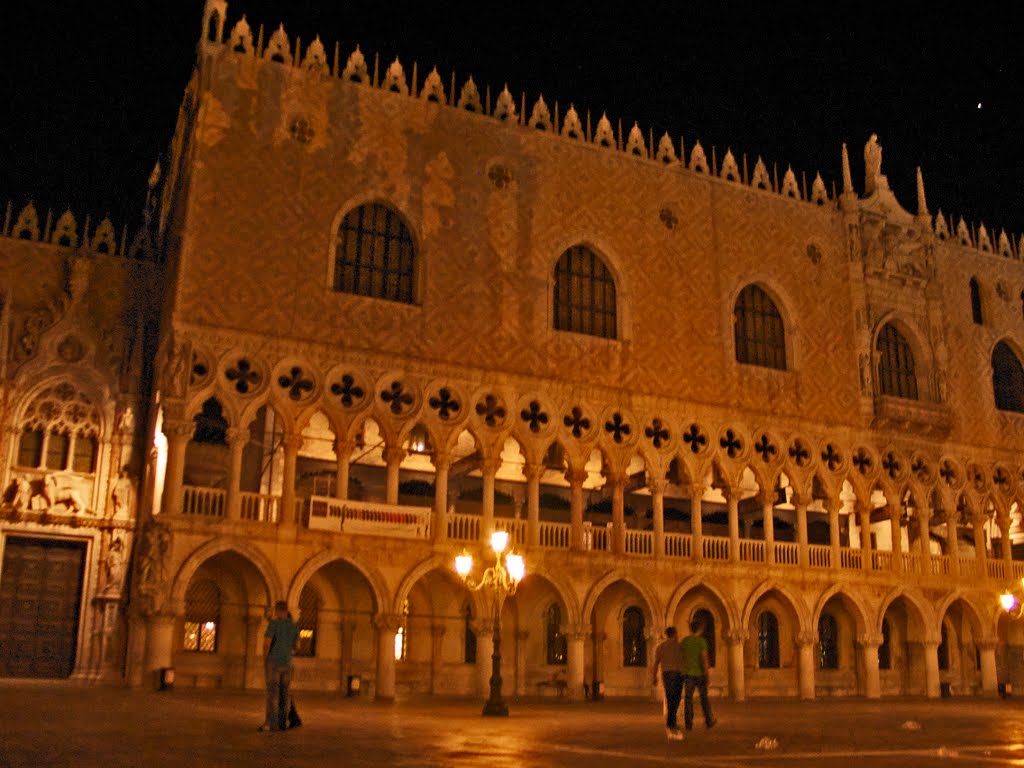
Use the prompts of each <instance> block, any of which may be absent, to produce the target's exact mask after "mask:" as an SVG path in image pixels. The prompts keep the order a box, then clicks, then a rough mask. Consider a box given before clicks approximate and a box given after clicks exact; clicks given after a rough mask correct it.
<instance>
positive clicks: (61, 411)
mask: <svg viewBox="0 0 1024 768" xmlns="http://www.w3.org/2000/svg"><path fill="white" fill-rule="evenodd" d="M21 428H22V432H21V437H20V438H19V442H18V452H17V461H18V465H19V466H22V467H31V468H34V469H53V470H69V471H72V472H79V473H82V474H92V473H93V472H95V471H96V456H97V453H98V447H99V442H98V441H99V432H100V410H99V408H98V407H97V406H96V405H94V404H93V402H92V400H90V399H89V397H88V396H87V395H85V394H84V393H82V392H81V391H79V390H78V389H77V388H76V387H74V386H73V385H72V384H70V383H68V382H61V383H60V384H57V385H55V386H53V387H49V388H47V389H44V390H43V391H42V392H40V393H39V394H38V395H37V396H36V397H35V399H34V400H33V401H32V402H31V403H30V404H29V406H28V407H27V408H26V409H25V413H24V416H23V417H22V423H21Z"/></svg>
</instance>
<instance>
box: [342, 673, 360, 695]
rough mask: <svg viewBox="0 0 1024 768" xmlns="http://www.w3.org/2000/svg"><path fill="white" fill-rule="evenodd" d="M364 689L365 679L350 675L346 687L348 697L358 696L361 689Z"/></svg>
mask: <svg viewBox="0 0 1024 768" xmlns="http://www.w3.org/2000/svg"><path fill="white" fill-rule="evenodd" d="M362 687H363V678H362V677H360V676H359V675H349V676H348V681H347V683H346V685H345V695H346V696H358V695H359V689H360V688H362Z"/></svg>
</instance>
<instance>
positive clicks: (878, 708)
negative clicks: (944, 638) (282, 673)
mask: <svg viewBox="0 0 1024 768" xmlns="http://www.w3.org/2000/svg"><path fill="white" fill-rule="evenodd" d="M297 704H298V707H299V711H300V712H301V714H302V717H303V719H304V720H305V725H303V727H302V728H301V729H298V730H295V731H291V732H288V733H272V734H261V733H257V732H256V726H257V725H258V724H259V723H260V721H261V719H262V718H261V715H262V707H263V699H262V696H261V695H260V694H259V693H258V692H253V691H245V692H242V691H219V690H184V689H179V690H176V691H172V692H169V693H157V692H155V691H149V690H144V691H142V690H127V689H122V688H102V687H94V686H80V685H76V684H74V683H54V682H48V683H36V682H25V681H9V680H8V681H0V767H2V768H22V767H23V766H33V767H35V766H55V767H56V766H85V767H87V766H103V768H118V767H119V766H145V767H146V768H149V767H150V766H153V767H154V768H158V767H162V766H245V768H256V767H257V766H262V765H267V766H274V767H275V768H286V767H290V766H351V767H352V768H362V767H363V766H374V767H379V766H401V767H405V766H410V767H411V766H416V767H417V768H418V767H420V766H425V767H433V766H438V767H442V766H443V767H444V768H448V767H449V766H452V767H455V768H461V767H467V768H468V767H470V766H474V767H475V766H486V768H520V767H521V768H553V767H554V766H577V765H586V766H588V768H606V767H609V766H630V767H631V768H635V767H636V766H645V765H650V766H657V765H667V766H712V767H718V768H731V767H736V768H740V767H743V766H761V767H763V768H782V767H783V766H786V767H787V768H789V767H790V766H797V767H798V768H799V767H801V766H806V768H836V767H838V766H853V765H856V766H871V767H875V766H877V767H883V766H884V767H886V768H888V767H890V766H891V767H892V768H896V766H899V768H906V767H908V766H911V767H913V768H918V767H920V768H931V767H932V766H1000V765H1002V766H1010V765H1022V764H1024V718H1022V715H1024V699H1022V700H1008V701H1000V700H978V699H949V700H940V701H924V700H885V701H882V702H868V701H864V700H860V699H847V700H842V699H836V700H825V701H817V702H810V703H802V702H797V701H789V700H785V701H780V700H771V701H752V702H746V703H743V704H735V703H732V702H728V701H715V702H714V706H715V708H716V714H717V716H718V719H719V725H718V726H717V727H716V728H714V729H713V730H710V731H707V730H704V728H703V726H702V725H697V726H695V730H694V731H693V732H692V733H691V734H690V735H689V736H688V737H687V739H686V740H685V741H683V742H668V741H667V740H666V739H665V736H664V730H663V728H662V725H661V707H660V706H659V705H658V704H657V703H656V702H653V701H603V702H596V703H595V702H584V703H578V704H570V703H568V702H561V701H558V700H556V699H533V700H528V701H522V702H512V716H511V717H509V718H508V719H490V718H487V719H485V718H482V717H480V716H479V711H480V706H481V703H480V702H478V701H475V700H472V701H470V700H441V701H437V700H431V699H425V698H423V699H413V700H408V701H399V702H398V703H396V704H391V705H384V704H375V703H373V702H371V701H367V700H366V699H359V698H355V699H345V698H340V697H338V696H335V695H328V694H313V693H302V692H300V693H299V694H298V695H297ZM906 721H914V722H915V723H919V724H920V729H919V730H908V729H905V728H903V727H901V726H902V725H903V724H904V723H905V722H906ZM766 736H767V737H770V738H772V739H775V740H777V742H778V746H777V748H776V749H774V750H770V751H766V750H763V749H758V748H757V746H756V744H757V743H758V742H759V741H760V740H761V739H762V738H763V737H766Z"/></svg>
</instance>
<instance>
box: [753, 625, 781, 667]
mask: <svg viewBox="0 0 1024 768" xmlns="http://www.w3.org/2000/svg"><path fill="white" fill-rule="evenodd" d="M757 666H758V667H759V668H761V669H778V668H779V620H778V619H777V618H776V617H775V614H774V613H772V612H771V611H764V612H762V613H761V615H760V616H758V617H757Z"/></svg>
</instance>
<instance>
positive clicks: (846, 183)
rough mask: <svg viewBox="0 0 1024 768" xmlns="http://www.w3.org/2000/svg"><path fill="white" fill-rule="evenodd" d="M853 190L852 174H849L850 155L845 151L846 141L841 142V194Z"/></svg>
mask: <svg viewBox="0 0 1024 768" xmlns="http://www.w3.org/2000/svg"><path fill="white" fill-rule="evenodd" d="M850 192H853V176H851V175H850V155H849V154H847V152H846V142H843V194H844V195H845V194H847V193H850Z"/></svg>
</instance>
